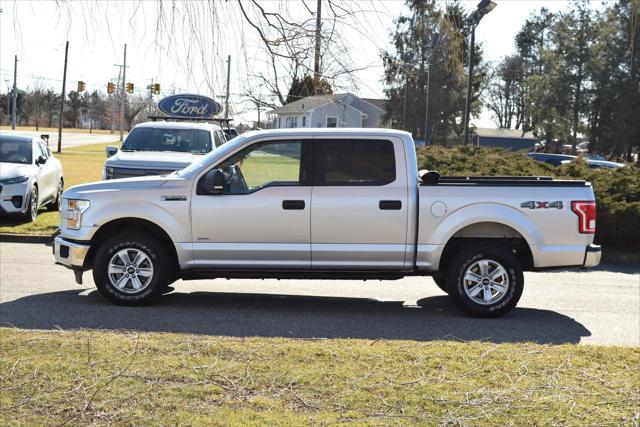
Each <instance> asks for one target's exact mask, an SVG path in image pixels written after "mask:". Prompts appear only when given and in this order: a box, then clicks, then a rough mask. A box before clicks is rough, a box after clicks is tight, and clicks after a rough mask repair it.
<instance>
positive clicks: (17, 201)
mask: <svg viewBox="0 0 640 427" xmlns="http://www.w3.org/2000/svg"><path fill="white" fill-rule="evenodd" d="M29 188H30V187H29V183H28V182H21V183H19V184H9V185H3V186H1V187H0V214H18V213H24V211H25V205H26V200H28V199H29V197H28V196H29Z"/></svg>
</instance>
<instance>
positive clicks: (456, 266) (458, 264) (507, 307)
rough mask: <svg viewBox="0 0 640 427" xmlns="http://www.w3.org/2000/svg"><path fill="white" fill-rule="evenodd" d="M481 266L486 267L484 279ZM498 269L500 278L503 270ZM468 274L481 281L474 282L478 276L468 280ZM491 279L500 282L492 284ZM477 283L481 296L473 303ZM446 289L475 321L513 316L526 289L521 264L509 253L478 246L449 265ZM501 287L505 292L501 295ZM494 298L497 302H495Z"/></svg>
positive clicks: (460, 254) (500, 248)
mask: <svg viewBox="0 0 640 427" xmlns="http://www.w3.org/2000/svg"><path fill="white" fill-rule="evenodd" d="M484 261H487V263H484ZM481 265H485V266H486V271H487V274H486V275H482V273H481V269H480V267H481ZM497 266H501V267H502V268H503V270H504V273H502V274H500V271H501V270H499V269H498V267H497ZM476 268H478V270H476ZM492 268H493V270H491V269H492ZM469 272H470V273H473V274H476V273H478V277H479V281H478V282H474V280H475V277H476V276H473V277H474V279H472V280H467V279H465V275H466V274H467V273H469ZM491 275H495V276H494V277H496V278H497V279H496V281H495V282H492V281H491V280H492V279H491V277H490V276H491ZM468 277H469V276H468ZM487 279H488V282H487ZM506 280H508V282H506ZM476 283H477V285H478V286H480V289H481V290H480V291H479V292H481V293H482V296H478V295H479V293H478V294H476V295H475V300H474V297H473V296H471V294H473V293H474V292H476V291H477V289H478V288H477V287H476ZM504 283H506V284H507V286H504ZM446 285H447V288H448V289H449V292H448V293H449V296H450V297H451V298H452V299H453V301H454V302H455V304H456V305H457V306H458V307H459V308H460V310H462V311H463V312H464V313H466V314H468V315H470V316H474V317H500V316H503V315H505V314H507V313H508V312H510V311H511V310H512V309H513V308H514V307H515V306H516V304H517V303H518V301H519V300H520V297H521V296H522V290H523V289H524V275H523V274H522V267H521V266H520V263H519V262H518V260H517V259H516V257H515V256H514V255H513V253H512V252H510V251H509V250H508V249H505V248H502V247H500V246H495V245H477V246H472V247H469V248H466V249H463V250H461V251H460V252H459V253H458V254H456V256H455V257H454V259H453V260H452V262H451V263H449V266H448V268H447V271H446ZM501 285H502V286H501ZM500 286H501V287H502V288H503V289H504V288H506V290H505V291H504V292H499V291H498V289H500ZM465 289H466V290H465ZM494 292H495V295H494ZM500 293H501V294H502V295H501V296H500V295H499V294H500ZM487 297H488V298H487ZM493 297H495V302H492V299H493ZM479 299H482V300H483V301H482V303H480V302H478V301H477V300H479Z"/></svg>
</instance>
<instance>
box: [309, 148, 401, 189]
mask: <svg viewBox="0 0 640 427" xmlns="http://www.w3.org/2000/svg"><path fill="white" fill-rule="evenodd" d="M314 145H315V151H314V159H315V161H314V175H315V176H314V177H315V179H314V185H326V186H362V185H369V186H376V185H385V184H389V183H391V182H393V181H395V179H396V159H395V154H394V150H393V143H392V142H391V141H388V140H379V139H331V140H319V141H316V142H315V143H314Z"/></svg>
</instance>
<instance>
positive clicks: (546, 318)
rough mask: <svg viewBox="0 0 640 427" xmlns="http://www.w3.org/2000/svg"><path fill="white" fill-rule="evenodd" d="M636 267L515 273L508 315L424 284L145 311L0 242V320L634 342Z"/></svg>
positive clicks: (276, 290)
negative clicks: (517, 294) (517, 292)
mask: <svg viewBox="0 0 640 427" xmlns="http://www.w3.org/2000/svg"><path fill="white" fill-rule="evenodd" d="M639 273H640V270H639V269H638V268H635V269H633V268H627V269H625V268H621V269H620V268H618V269H615V268H607V267H606V266H605V267H603V268H600V269H597V270H591V271H589V272H584V271H580V270H577V269H575V270H566V271H558V272H545V273H525V280H526V284H525V290H524V295H523V297H522V299H521V301H520V304H519V306H518V308H516V309H515V310H514V311H513V312H511V313H510V314H509V315H507V316H505V317H503V318H500V319H488V320H487V319H472V318H468V317H463V316H462V315H461V314H460V313H459V312H458V311H457V310H456V308H455V307H454V306H453V305H452V304H451V303H450V302H449V299H448V297H446V296H445V295H444V294H443V293H442V292H441V291H440V290H439V289H438V288H437V287H436V286H435V284H434V283H433V281H432V280H431V279H429V278H416V277H412V278H406V279H402V280H397V281H367V282H361V281H338V280H333V281H320V280H282V281H278V280H244V279H242V280H240V279H238V280H223V279H218V280H205V281H193V282H182V281H180V282H177V283H175V284H174V285H173V286H174V287H175V290H174V291H173V292H171V293H169V294H167V295H164V296H163V297H161V298H160V299H159V301H158V302H157V303H156V304H155V305H153V306H149V307H118V306H114V305H111V304H110V303H108V302H106V301H105V300H104V299H103V298H102V297H101V296H100V295H99V294H98V293H97V292H96V290H95V288H94V286H93V281H92V279H91V272H89V273H85V275H84V280H85V283H84V284H83V285H82V286H79V285H76V284H75V281H74V280H73V274H72V272H71V271H69V270H66V269H65V268H63V267H61V266H56V265H54V264H53V256H52V254H51V247H50V246H45V245H41V244H23V243H0V325H1V326H15V327H18V328H26V329H53V328H62V329H76V328H103V329H130V330H141V331H158V332H181V333H193V334H205V335H225V336H236V337H246V336H267V337H296V338H347V337H350V338H365V339H407V340H418V341H429V340H438V339H445V340H485V341H490V342H496V343H502V342H523V341H531V342H536V343H548V344H563V343H580V344H606V345H625V346H638V345H640V275H639Z"/></svg>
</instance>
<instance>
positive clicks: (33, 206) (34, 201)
mask: <svg viewBox="0 0 640 427" xmlns="http://www.w3.org/2000/svg"><path fill="white" fill-rule="evenodd" d="M30 202H31V203H30V205H29V215H30V216H31V220H32V221H35V219H36V217H37V216H38V189H37V188H35V187H34V188H33V192H32V193H31V200H30Z"/></svg>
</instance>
